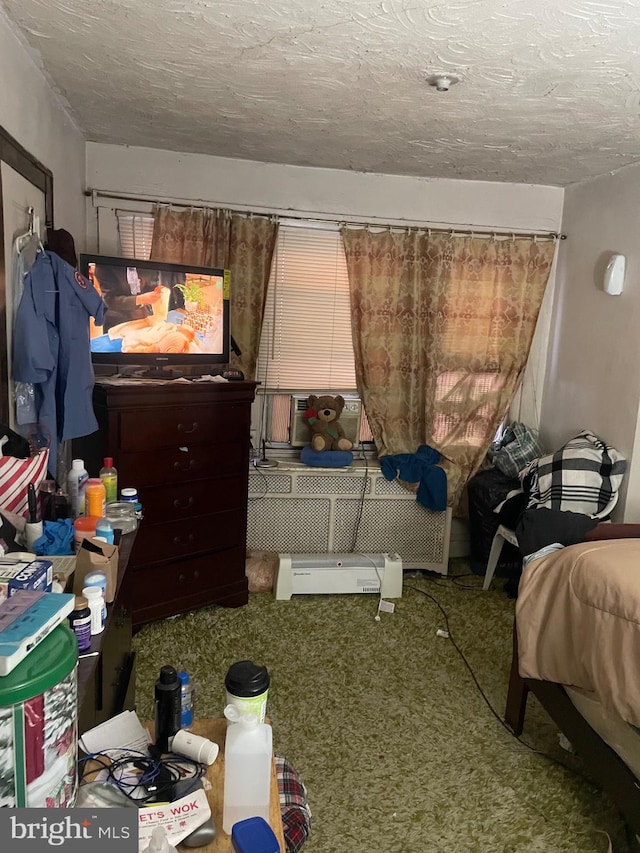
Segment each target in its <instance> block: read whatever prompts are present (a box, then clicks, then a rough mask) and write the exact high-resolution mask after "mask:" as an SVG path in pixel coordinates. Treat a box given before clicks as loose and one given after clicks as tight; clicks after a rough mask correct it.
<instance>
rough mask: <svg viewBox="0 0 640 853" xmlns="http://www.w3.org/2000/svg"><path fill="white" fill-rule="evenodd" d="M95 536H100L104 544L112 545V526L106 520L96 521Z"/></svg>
mask: <svg viewBox="0 0 640 853" xmlns="http://www.w3.org/2000/svg"><path fill="white" fill-rule="evenodd" d="M96 536H100V537H101V538H103V539H104V540H105V542H108V543H109V545H113V542H114V533H113V525H112V524H111V522H110V521H109V519H108V518H99V519H98V520H97V521H96Z"/></svg>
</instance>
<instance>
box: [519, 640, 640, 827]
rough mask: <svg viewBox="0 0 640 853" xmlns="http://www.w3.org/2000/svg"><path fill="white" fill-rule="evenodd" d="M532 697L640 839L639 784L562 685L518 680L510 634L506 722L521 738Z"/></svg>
mask: <svg viewBox="0 0 640 853" xmlns="http://www.w3.org/2000/svg"><path fill="white" fill-rule="evenodd" d="M529 692H531V693H533V694H534V695H535V696H536V697H537V699H538V700H539V701H540V704H541V705H542V706H543V708H544V709H545V710H546V712H547V713H548V714H549V716H550V717H551V718H552V719H553V720H554V722H555V723H556V725H557V726H558V728H559V729H560V731H561V732H562V733H563V734H564V735H565V737H567V738H568V739H569V741H570V742H571V745H572V746H573V748H574V749H575V751H576V752H577V753H578V755H579V756H580V758H581V759H582V761H583V763H584V765H585V767H586V768H587V770H588V771H589V773H590V775H591V776H592V777H593V779H594V781H595V782H596V783H597V784H598V785H599V786H600V788H601V789H602V790H603V791H604V792H605V794H607V795H608V796H609V797H610V798H611V800H612V801H613V803H614V804H615V805H616V806H617V808H618V809H619V810H620V812H621V813H622V816H623V818H624V820H625V821H626V823H627V825H628V826H629V827H630V828H631V829H632V830H633V832H635V833H636V835H640V780H638V779H637V778H636V776H634V774H633V773H632V772H631V770H629V768H628V767H627V765H626V764H625V763H624V761H623V760H622V759H621V758H620V757H619V756H618V754H617V753H616V752H614V751H613V750H612V749H611V747H610V746H608V745H607V744H606V743H605V742H604V741H603V740H602V738H601V737H600V735H599V734H597V732H595V731H594V730H593V729H592V728H591V726H590V725H589V724H588V723H587V721H586V720H585V719H584V717H583V716H582V715H581V714H580V713H579V712H578V710H577V709H576V707H575V706H574V704H573V702H572V701H571V700H570V699H569V697H568V696H567V694H566V692H565V690H564V688H563V687H562V685H561V684H554V683H552V682H550V681H538V680H537V679H534V678H521V676H520V674H519V672H518V638H517V634H516V630H515V625H514V631H513V657H512V659H511V674H510V677H509V690H508V693H507V707H506V711H505V717H504V718H505V722H506V723H507V725H508V726H509V728H511V729H512V730H513V733H514V734H515V735H518V736H519V735H521V734H522V730H523V728H524V717H525V711H526V707H527V696H528V694H529Z"/></svg>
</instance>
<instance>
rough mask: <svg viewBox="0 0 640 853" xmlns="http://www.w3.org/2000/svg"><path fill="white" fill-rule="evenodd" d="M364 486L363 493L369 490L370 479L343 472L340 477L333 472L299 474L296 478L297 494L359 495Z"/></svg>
mask: <svg viewBox="0 0 640 853" xmlns="http://www.w3.org/2000/svg"><path fill="white" fill-rule="evenodd" d="M363 488H365V493H366V494H368V493H370V492H371V480H370V479H368V478H367V480H366V481H365V479H364V477H356V476H350V475H349V474H343V475H342V477H337V476H336V475H335V474H330V475H328V476H322V474H319V475H317V476H316V475H311V476H304V475H303V474H301V475H300V476H299V477H298V478H297V482H296V491H297V492H298V494H309V495H326V494H330V495H331V494H333V495H353V494H356V495H359V494H361V493H362V489H363Z"/></svg>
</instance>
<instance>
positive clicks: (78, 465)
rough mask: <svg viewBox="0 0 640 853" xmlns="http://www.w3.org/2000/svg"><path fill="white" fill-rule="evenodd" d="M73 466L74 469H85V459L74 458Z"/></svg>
mask: <svg viewBox="0 0 640 853" xmlns="http://www.w3.org/2000/svg"><path fill="white" fill-rule="evenodd" d="M71 467H72V469H73V470H74V471H84V459H74V460H73V462H72V463H71Z"/></svg>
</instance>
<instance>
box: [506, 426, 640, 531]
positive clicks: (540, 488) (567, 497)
mask: <svg viewBox="0 0 640 853" xmlns="http://www.w3.org/2000/svg"><path fill="white" fill-rule="evenodd" d="M626 467H627V462H626V459H625V458H624V456H622V454H620V453H618V451H617V450H616V449H615V448H614V447H610V446H609V445H608V444H605V442H604V441H602V439H600V438H598V437H597V436H596V435H593V433H590V432H586V431H585V432H581V433H579V434H578V435H577V436H576V437H575V438H572V439H571V441H568V442H567V443H566V444H565V445H564V447H561V448H560V450H557V451H556V452H555V453H553V454H549V455H548V456H541V457H540V458H539V459H536V460H535V461H533V462H532V463H531V464H530V465H528V466H527V467H526V468H525V469H524V470H523V471H521V472H520V480H521V482H522V483H523V484H524V486H525V491H527V488H526V486H527V484H529V486H530V488H529V504H528V506H529V508H532V507H547V508H548V509H559V510H569V511H570V512H581V513H584V514H585V515H596V513H599V512H601V511H602V510H603V509H604V508H605V507H606V506H607V504H608V503H609V501H610V500H611V498H612V496H613V494H614V493H615V492H617V491H618V489H619V488H620V484H621V483H622V478H623V476H624V472H625V470H626Z"/></svg>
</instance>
